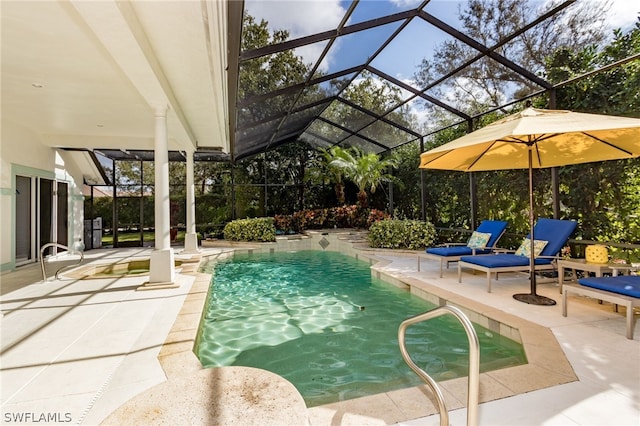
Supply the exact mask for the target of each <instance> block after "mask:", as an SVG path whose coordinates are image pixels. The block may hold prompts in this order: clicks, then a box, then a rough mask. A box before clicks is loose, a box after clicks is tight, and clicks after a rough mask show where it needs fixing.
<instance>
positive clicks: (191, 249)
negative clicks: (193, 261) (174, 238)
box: [183, 150, 200, 253]
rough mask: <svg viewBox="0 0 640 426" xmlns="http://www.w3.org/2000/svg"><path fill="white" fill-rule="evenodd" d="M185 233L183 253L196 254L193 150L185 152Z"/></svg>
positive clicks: (196, 235)
mask: <svg viewBox="0 0 640 426" xmlns="http://www.w3.org/2000/svg"><path fill="white" fill-rule="evenodd" d="M186 154H187V188H186V190H187V232H186V234H185V236H184V251H183V253H198V252H199V251H200V250H198V233H197V232H196V197H195V183H194V182H195V179H194V171H193V150H189V151H187V153H186Z"/></svg>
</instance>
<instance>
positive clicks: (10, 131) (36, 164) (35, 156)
mask: <svg viewBox="0 0 640 426" xmlns="http://www.w3.org/2000/svg"><path fill="white" fill-rule="evenodd" d="M0 134H1V139H0V271H8V270H13V269H15V267H16V255H15V241H16V238H15V232H16V231H15V229H16V226H15V224H16V218H15V193H16V176H17V175H22V176H28V177H40V178H47V179H55V180H56V181H58V182H64V183H66V184H67V185H68V191H69V194H68V206H67V207H68V212H69V217H68V226H69V231H68V232H69V233H68V236H67V238H68V244H69V246H70V247H71V248H74V249H76V250H78V249H82V248H83V247H84V244H83V241H82V239H83V218H84V204H83V197H82V183H83V181H82V173H81V172H80V171H79V169H78V167H77V166H76V165H75V163H74V162H73V161H72V159H71V158H70V157H69V156H66V155H65V152H64V151H61V150H57V149H55V148H51V147H48V146H46V145H45V144H43V142H42V138H41V136H40V135H38V134H36V133H34V132H32V131H30V130H29V129H27V128H24V127H22V126H19V125H17V124H15V123H11V122H7V121H5V120H2V127H1V132H0ZM37 256H39V253H37V254H36V256H33V260H34V261H35V260H37Z"/></svg>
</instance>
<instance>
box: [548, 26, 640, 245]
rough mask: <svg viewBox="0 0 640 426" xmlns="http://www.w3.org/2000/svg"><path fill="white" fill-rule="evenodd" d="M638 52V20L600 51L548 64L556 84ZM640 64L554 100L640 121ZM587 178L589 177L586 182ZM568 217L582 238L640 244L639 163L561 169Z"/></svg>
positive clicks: (566, 55)
mask: <svg viewBox="0 0 640 426" xmlns="http://www.w3.org/2000/svg"><path fill="white" fill-rule="evenodd" d="M638 53H640V20H639V21H638V22H636V25H635V27H634V28H632V29H631V30H630V31H628V32H626V33H623V32H622V31H620V30H615V31H614V33H613V40H612V41H611V43H609V44H607V45H605V46H604V47H602V48H598V47H597V46H586V47H584V48H582V49H576V50H572V49H567V48H564V49H559V50H557V51H556V52H555V53H554V54H553V55H551V56H550V57H549V58H548V59H547V68H546V70H545V72H546V75H547V78H549V80H551V81H552V82H554V83H555V82H561V81H565V80H567V79H570V78H572V77H575V76H578V75H582V74H584V73H586V72H589V71H593V70H596V69H598V68H601V67H603V66H606V65H609V64H611V63H614V62H616V61H619V60H621V59H624V58H627V57H630V56H632V55H635V54H638ZM638 87H640V62H639V61H637V60H635V61H631V62H627V63H625V64H623V65H621V66H618V67H615V68H613V69H611V70H608V71H606V72H601V73H597V74H594V75H593V76H591V77H589V78H586V79H582V80H578V81H577V82H574V83H571V84H568V85H565V86H563V87H562V89H561V90H559V91H558V93H557V95H556V102H557V106H558V108H560V109H571V110H576V111H582V112H592V113H600V114H612V115H622V116H630V117H638V116H639V111H640V94H639V92H638ZM585 177H588V178H585ZM560 178H561V187H560V190H561V197H562V198H561V200H562V205H563V209H564V212H565V214H566V215H567V216H569V217H574V218H576V219H578V220H579V221H580V227H579V232H580V233H581V234H582V235H581V237H582V238H584V239H593V240H605V241H608V240H613V241H620V242H638V241H640V225H639V224H638V223H639V221H638V212H639V211H640V164H639V162H638V160H620V161H605V162H599V163H591V164H580V165H575V166H571V167H564V168H562V169H561V170H560Z"/></svg>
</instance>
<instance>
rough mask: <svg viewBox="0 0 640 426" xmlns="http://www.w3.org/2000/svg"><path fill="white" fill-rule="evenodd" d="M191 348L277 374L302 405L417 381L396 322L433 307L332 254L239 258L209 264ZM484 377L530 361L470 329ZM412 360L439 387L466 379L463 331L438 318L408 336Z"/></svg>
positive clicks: (508, 344) (214, 362) (213, 361)
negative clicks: (444, 382)
mask: <svg viewBox="0 0 640 426" xmlns="http://www.w3.org/2000/svg"><path fill="white" fill-rule="evenodd" d="M209 268H210V270H211V272H212V274H213V278H212V287H211V289H210V292H209V296H208V301H207V306H206V307H205V313H204V316H203V321H202V323H201V329H200V333H199V339H198V340H199V342H198V345H197V355H198V357H199V358H200V361H201V362H202V364H203V365H204V366H205V367H213V366H225V365H242V366H250V367H258V368H262V369H265V370H269V371H272V372H274V373H276V374H279V375H281V376H283V377H285V378H286V379H287V380H289V381H290V382H291V383H293V385H294V386H296V388H297V389H298V390H299V391H300V393H301V394H302V396H303V397H304V399H305V401H306V403H307V405H308V406H316V405H321V404H326V403H330V402H335V401H340V400H346V399H351V398H356V397H360V396H365V395H371V394H375V393H381V392H386V391H390V390H394V389H400V388H405V387H410V386H416V385H419V384H422V382H421V381H420V379H419V378H418V377H417V376H416V375H415V374H414V373H413V372H412V371H411V370H410V369H409V368H408V367H407V366H406V365H405V364H404V361H403V360H402V357H401V355H400V351H399V349H398V340H397V330H398V326H399V325H400V323H401V322H402V321H403V320H404V319H406V318H408V317H410V316H413V315H416V314H418V313H421V312H424V311H427V310H429V309H432V308H433V307H434V305H432V304H430V303H428V302H427V301H425V300H423V299H420V298H419V297H417V296H414V295H412V294H410V293H409V292H408V291H406V290H403V289H399V288H396V287H394V286H392V285H389V284H387V283H385V282H383V281H381V280H378V279H375V278H372V277H371V273H370V270H369V265H368V264H367V263H365V262H362V261H358V260H356V259H354V258H352V257H349V256H345V255H342V254H340V253H336V252H324V251H322V252H321V251H300V252H294V253H285V252H276V253H274V254H252V255H239V254H236V255H235V256H234V257H233V259H231V260H230V261H224V262H220V263H217V264H215V265H214V264H212V265H211V266H210V267H209ZM476 331H477V332H478V336H479V339H480V347H481V356H480V361H481V367H480V368H481V371H488V370H492V369H498V368H504V367H507V366H513V365H520V364H523V363H526V359H525V356H524V351H523V349H522V347H521V345H519V344H517V343H516V342H513V341H512V340H510V339H507V338H505V337H503V336H500V335H499V334H497V333H492V332H490V331H489V330H487V329H484V328H482V327H480V326H477V325H476ZM407 346H408V348H409V351H410V353H411V354H412V356H413V358H414V361H415V362H416V363H417V364H418V365H419V366H421V367H422V368H424V369H425V370H426V371H427V372H428V373H429V374H431V375H432V376H433V377H434V378H435V379H436V380H444V379H449V378H454V377H460V376H465V375H466V374H467V368H468V367H467V362H468V343H467V338H466V335H465V333H464V331H463V329H462V327H461V326H460V325H459V324H458V323H457V322H456V321H455V320H453V319H452V318H449V317H440V318H437V319H434V320H432V321H430V322H428V323H423V324H419V325H415V326H413V327H411V328H410V329H409V330H408V333H407Z"/></svg>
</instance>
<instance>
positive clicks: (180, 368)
mask: <svg viewBox="0 0 640 426" xmlns="http://www.w3.org/2000/svg"><path fill="white" fill-rule="evenodd" d="M230 249H231V247H220V246H218V247H203V248H202V249H201V252H200V254H199V256H202V257H203V258H212V259H215V258H217V257H220V256H226V255H228V253H229V252H230ZM180 250H181V248H179V247H175V253H176V259H177V260H178V259H180V260H182V259H184V260H186V261H187V262H186V263H183V265H182V267H181V269H180V271H179V273H178V274H176V283H177V284H179V287H177V288H166V289H158V290H148V291H141V290H138V289H139V288H140V286H141V285H142V284H143V283H144V282H145V279H146V278H148V277H146V276H132V277H113V278H99V279H91V280H77V279H71V278H69V277H66V276H65V275H64V274H63V276H62V279H60V280H53V279H52V278H50V280H48V281H46V282H43V281H42V277H41V272H40V266H39V264H35V265H28V266H23V267H20V268H18V270H17V271H15V272H9V273H4V274H2V275H1V276H0V280H1V289H2V290H1V299H0V306H1V309H2V317H1V318H0V320H1V342H2V349H1V355H0V392H1V400H2V422H3V423H7V424H9V423H16V424H42V423H45V421H44V420H43V419H46V420H47V421H46V423H47V424H70V423H72V424H84V425H97V424H113V425H116V424H123V425H124V424H127V425H131V424H145V425H147V424H149V425H151V424H167V425H169V424H171V425H178V424H219V425H236V424H237V425H267V424H272V425H305V424H309V425H312V426H324V425H386V424H389V425H393V424H397V425H407V426H408V425H412V426H418V425H435V424H439V416H438V415H430V414H429V413H432V412H433V405H432V404H431V403H430V401H429V398H428V397H427V396H426V395H425V392H424V390H423V389H422V388H421V387H418V388H411V389H406V390H400V391H394V392H389V393H386V394H381V395H375V396H372V397H366V398H359V399H355V400H351V401H345V402H341V403H336V404H330V405H326V406H320V407H313V408H310V409H307V408H306V407H305V406H304V403H303V401H302V398H301V397H300V396H299V394H298V393H297V392H296V390H295V388H293V386H292V385H291V384H290V383H288V382H286V381H285V380H284V379H282V378H280V377H278V376H275V375H273V374H271V373H268V372H264V371H261V370H256V369H246V368H241V367H225V368H221V369H202V368H201V366H200V364H199V362H198V360H197V359H196V357H195V355H193V352H192V348H193V342H194V339H195V334H196V330H197V324H198V322H199V320H200V316H201V313H202V306H203V302H204V298H205V297H206V294H207V288H208V282H209V281H208V280H209V276H208V275H206V274H202V273H199V272H198V271H197V270H196V268H195V265H196V264H193V265H190V262H191V261H192V260H193V259H194V254H192V253H181V252H180ZM363 253H365V254H364V255H363V257H365V258H367V259H368V258H372V259H375V260H376V262H377V263H376V264H375V266H374V269H375V273H379V274H382V275H385V276H390V277H395V278H396V279H398V280H399V281H402V282H406V283H410V284H411V286H412V287H414V289H415V290H417V291H426V292H429V293H436V294H438V295H439V296H438V297H444V298H446V299H447V300H448V301H449V302H450V303H453V304H460V305H465V304H471V305H473V306H471V307H470V308H471V309H473V310H474V311H475V312H480V313H483V314H485V315H486V316H488V317H491V318H493V319H496V320H497V321H499V322H500V324H501V323H502V322H504V323H505V324H507V325H508V324H511V325H513V326H515V327H517V328H522V329H521V330H519V331H520V333H521V334H522V337H521V338H522V341H523V344H525V347H527V346H528V349H527V356H528V357H529V360H530V364H529V365H528V366H522V367H514V369H520V370H517V371H513V370H512V371H509V370H510V369H504V370H498V371H497V372H495V373H493V374H483V375H482V376H483V377H482V379H481V401H487V402H482V403H481V405H480V408H479V424H486V425H594V424H610V425H613V424H615V425H627V424H628V425H638V424H640V331H636V333H635V337H634V340H629V339H626V338H625V317H624V310H623V309H621V311H622V312H620V313H616V312H614V311H613V309H612V306H611V304H608V303H604V304H602V305H600V304H598V303H597V301H594V300H591V299H587V298H584V297H571V299H570V301H569V303H570V304H569V316H568V317H566V318H565V317H562V314H561V306H560V301H561V298H560V294H559V292H558V287H557V285H554V284H540V285H539V287H538V289H539V290H538V293H540V294H542V295H545V296H547V297H551V298H553V299H555V300H556V301H558V302H559V303H558V304H557V305H555V306H532V305H526V304H523V303H521V302H518V301H515V300H514V299H513V298H512V294H515V293H519V292H528V288H529V284H528V280H527V279H526V277H523V276H519V275H515V274H513V275H504V276H501V277H500V279H499V280H498V281H494V283H493V292H492V293H487V292H486V285H485V282H486V277H485V276H484V275H482V274H478V275H472V274H471V273H469V272H465V273H464V276H463V282H462V283H458V280H457V271H456V268H455V266H454V267H453V268H452V269H451V270H448V271H445V274H444V277H443V278H439V277H438V274H439V270H438V268H439V265H438V264H437V262H428V261H423V262H422V267H421V269H422V271H421V272H418V271H417V261H416V257H415V255H412V254H410V253H391V252H389V251H368V252H363ZM149 254H150V249H142V248H137V249H134V248H129V249H118V250H113V249H98V250H91V251H88V252H86V253H85V259H86V260H85V263H113V262H116V261H124V260H127V259H137V258H144V257H148V256H149ZM199 256H198V257H199ZM68 262H69V259H68V258H65V257H61V258H60V259H56V260H53V261H51V262H48V264H47V271H48V275H49V276H52V275H53V272H55V270H56V269H57V268H58V267H59V265H62V264H65V263H68ZM636 318H637V315H636ZM492 324H493V325H494V326H495V324H496V323H492ZM498 328H500V326H498ZM505 329H506V330H507V331H506V332H507V333H508V332H509V331H508V330H509V328H508V327H506V328H505ZM526 370H529V371H526ZM514 372H515V373H516V374H514ZM443 387H444V388H445V391H444V392H445V396H446V399H447V405H448V407H449V408H450V419H449V420H450V424H454V425H457V424H464V423H466V409H464V408H462V407H463V406H464V394H465V390H466V380H464V379H455V380H451V381H447V382H445V383H443ZM19 420H22V421H19Z"/></svg>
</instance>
